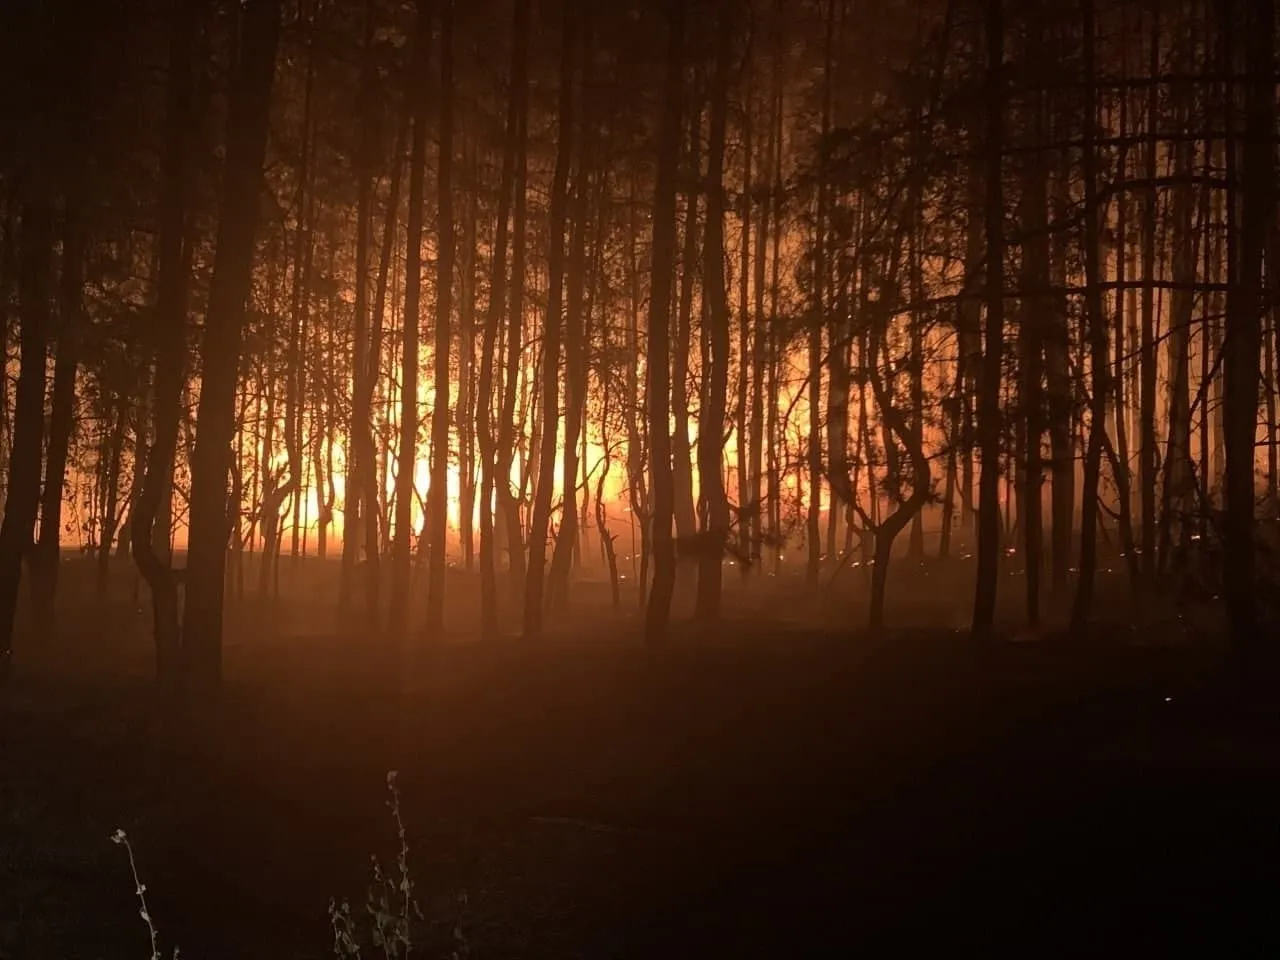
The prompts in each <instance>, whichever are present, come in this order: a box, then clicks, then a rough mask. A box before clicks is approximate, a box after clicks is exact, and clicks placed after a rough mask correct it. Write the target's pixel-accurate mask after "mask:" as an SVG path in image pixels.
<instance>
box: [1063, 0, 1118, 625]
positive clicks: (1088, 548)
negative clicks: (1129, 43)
mask: <svg viewBox="0 0 1280 960" xmlns="http://www.w3.org/2000/svg"><path fill="white" fill-rule="evenodd" d="M1093 4H1094V0H1084V2H1083V7H1082V10H1083V23H1082V24H1081V31H1082V33H1083V36H1084V41H1083V43H1084V74H1085V84H1086V88H1087V92H1086V95H1085V115H1084V137H1083V145H1082V151H1081V152H1082V157H1081V167H1082V171H1081V172H1082V175H1083V177H1084V271H1085V291H1084V296H1085V323H1086V326H1087V327H1088V331H1089V353H1090V368H1091V373H1092V380H1093V383H1092V395H1091V397H1090V400H1089V445H1088V448H1087V450H1086V452H1085V462H1084V483H1083V489H1082V491H1081V496H1082V502H1081V505H1080V579H1079V582H1078V583H1077V584H1076V596H1075V603H1074V605H1073V607H1072V610H1071V629H1072V632H1073V633H1077V634H1078V633H1079V632H1080V631H1082V630H1083V629H1084V627H1085V626H1086V624H1087V622H1088V618H1089V610H1090V607H1091V605H1092V602H1093V588H1094V577H1095V574H1096V571H1097V543H1098V481H1099V475H1100V473H1101V469H1102V448H1103V445H1104V444H1105V443H1107V442H1108V441H1107V439H1106V431H1107V395H1108V393H1109V392H1110V385H1109V383H1108V380H1109V377H1110V370H1111V359H1110V357H1109V355H1108V349H1107V324H1106V321H1105V319H1104V318H1103V315H1102V287H1101V276H1100V273H1101V270H1100V265H1099V263H1098V259H1099V257H1100V256H1101V248H1100V246H1099V239H1100V238H1099V233H1100V228H1099V220H1100V213H1101V211H1100V210H1099V209H1098V207H1099V204H1098V196H1097V194H1098V183H1097V156H1096V153H1095V149H1096V148H1095V146H1094V144H1095V142H1096V132H1095V126H1096V124H1097V105H1098V100H1097V96H1098V94H1097V86H1096V84H1097V78H1096V74H1095V68H1094V12H1093Z"/></svg>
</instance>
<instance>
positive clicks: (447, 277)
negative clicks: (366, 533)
mask: <svg viewBox="0 0 1280 960" xmlns="http://www.w3.org/2000/svg"><path fill="white" fill-rule="evenodd" d="M453 3H454V0H441V2H440V4H439V9H440V161H439V164H438V168H437V169H438V172H437V176H436V185H437V187H438V190H439V192H438V195H437V204H436V233H437V236H438V244H437V245H438V248H439V255H438V257H437V259H436V331H435V334H436V336H435V341H436V342H435V357H434V361H435V384H434V386H435V397H434V404H435V406H434V407H433V409H432V411H431V490H430V493H429V495H428V500H427V518H426V519H427V527H426V529H427V543H428V549H429V550H430V554H429V563H428V571H427V577H428V578H427V635H428V636H429V637H430V638H432V639H439V638H440V637H441V635H442V634H443V633H444V591H445V582H444V580H445V530H446V528H447V525H448V524H447V521H448V504H449V345H450V343H451V342H452V335H451V333H450V325H451V323H452V319H453V262H454V226H453V101H454V89H453V83H454V81H453Z"/></svg>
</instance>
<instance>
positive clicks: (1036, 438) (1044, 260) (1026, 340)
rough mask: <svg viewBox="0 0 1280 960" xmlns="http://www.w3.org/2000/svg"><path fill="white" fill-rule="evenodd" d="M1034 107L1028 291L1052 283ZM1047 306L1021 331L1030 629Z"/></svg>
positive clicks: (1027, 307)
mask: <svg viewBox="0 0 1280 960" xmlns="http://www.w3.org/2000/svg"><path fill="white" fill-rule="evenodd" d="M1043 55H1044V50H1043V44H1042V43H1039V42H1036V41H1033V42H1032V44H1031V47H1030V56H1031V58H1032V61H1033V62H1036V63H1038V62H1039V58H1040V57H1042V56H1043ZM1030 109H1031V110H1032V111H1033V113H1032V116H1031V117H1030V126H1031V130H1032V136H1033V147H1034V152H1033V153H1031V154H1030V155H1029V156H1028V157H1027V158H1026V160H1025V162H1024V168H1023V178H1024V179H1023V189H1022V217H1021V220H1022V226H1023V229H1024V230H1026V231H1027V232H1028V233H1029V235H1030V239H1028V240H1027V241H1026V243H1025V245H1024V247H1023V251H1022V276H1023V281H1022V282H1023V286H1024V287H1025V288H1026V289H1027V290H1029V291H1031V290H1044V289H1047V288H1048V286H1049V237H1048V233H1047V232H1046V230H1045V226H1046V219H1047V213H1048V203H1049V193H1048V179H1049V175H1048V170H1047V169H1046V167H1045V164H1044V159H1043V153H1042V144H1043V142H1044V127H1045V120H1044V116H1045V103H1044V94H1043V93H1041V94H1038V95H1037V96H1036V98H1035V99H1034V100H1033V101H1032V104H1031V108H1030ZM1045 310H1046V302H1045V296H1044V295H1043V294H1042V293H1036V294H1031V293H1024V294H1023V298H1022V324H1021V326H1020V328H1019V331H1018V334H1019V341H1020V344H1019V346H1020V351H1019V352H1020V354H1021V364H1020V366H1021V373H1022V382H1021V384H1020V387H1021V389H1020V394H1021V406H1022V414H1023V416H1022V419H1023V422H1024V423H1025V424H1026V434H1025V439H1024V441H1023V452H1024V456H1025V462H1024V464H1023V469H1022V481H1023V487H1022V496H1021V508H1020V510H1019V513H1020V515H1021V517H1020V519H1021V521H1022V533H1023V553H1024V568H1025V570H1026V580H1027V623H1028V624H1029V625H1030V626H1031V627H1032V628H1035V627H1037V626H1039V624H1040V571H1041V560H1042V553H1043V549H1044V548H1043V542H1044V536H1043V532H1042V526H1041V516H1040V488H1041V482H1042V477H1043V473H1044V470H1043V466H1042V453H1041V441H1042V437H1043V435H1044V424H1043V416H1042V412H1041V408H1042V405H1043V393H1042V388H1041V381H1042V378H1043V375H1044V362H1043V356H1044V347H1043V335H1042V333H1041V330H1042V326H1043V322H1044V313H1045Z"/></svg>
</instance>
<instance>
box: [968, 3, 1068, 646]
mask: <svg viewBox="0 0 1280 960" xmlns="http://www.w3.org/2000/svg"><path fill="white" fill-rule="evenodd" d="M1086 2H1087V0H1086ZM986 36H987V78H986V136H985V139H984V143H983V159H984V160H985V162H986V201H985V204H984V211H985V216H984V221H985V228H986V240H987V284H986V287H987V289H986V299H987V323H986V330H985V344H984V348H985V349H984V351H983V357H982V380H981V382H980V384H979V388H980V393H979V398H978V403H979V406H978V437H979V442H980V444H981V448H982V476H981V478H980V479H979V488H978V579H977V586H976V593H975V597H974V606H973V635H974V638H975V639H977V640H980V641H983V640H987V639H989V638H990V636H991V633H992V630H993V627H994V623H995V612H996V589H997V586H998V583H997V578H998V576H999V572H1000V515H999V510H1000V377H1001V363H1002V359H1003V356H1002V355H1003V349H1004V191H1003V189H1002V185H1001V182H1000V179H1001V168H1002V166H1003V164H1002V162H1001V161H1002V158H1003V150H1004V100H1005V91H1004V9H1003V0H988V2H987V22H986Z"/></svg>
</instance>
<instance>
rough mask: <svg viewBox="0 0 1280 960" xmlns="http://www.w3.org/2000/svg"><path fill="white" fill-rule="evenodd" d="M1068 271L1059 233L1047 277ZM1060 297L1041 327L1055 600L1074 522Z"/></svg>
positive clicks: (1060, 202) (1058, 211) (1059, 196)
mask: <svg viewBox="0 0 1280 960" xmlns="http://www.w3.org/2000/svg"><path fill="white" fill-rule="evenodd" d="M1053 191H1054V194H1053V198H1052V211H1053V219H1054V220H1059V219H1061V218H1062V217H1063V216H1065V215H1066V211H1067V207H1068V204H1069V200H1070V197H1069V188H1068V173H1067V172H1066V171H1065V170H1061V169H1060V170H1057V171H1055V173H1054V183H1053ZM1066 276H1067V240H1066V238H1065V237H1058V238H1057V239H1056V240H1055V241H1054V242H1051V243H1050V247H1049V282H1050V284H1051V285H1052V286H1053V287H1054V288H1056V289H1061V288H1062V287H1064V286H1065V284H1066ZM1069 323H1070V321H1069V316H1068V311H1067V305H1066V302H1065V299H1064V298H1063V297H1061V296H1055V297H1054V298H1053V304H1052V311H1051V313H1050V315H1049V323H1048V324H1047V328H1046V330H1045V337H1044V352H1045V383H1046V385H1047V387H1048V404H1047V405H1046V406H1047V410H1048V414H1049V423H1048V426H1049V458H1050V460H1051V467H1050V473H1051V480H1052V484H1053V486H1052V490H1051V499H1050V513H1051V527H1052V529H1051V531H1050V537H1051V538H1052V543H1051V544H1050V548H1049V557H1050V564H1049V567H1050V582H1051V585H1052V593H1053V597H1054V598H1055V600H1058V601H1063V600H1065V599H1066V597H1067V580H1068V573H1069V571H1070V569H1071V553H1072V541H1073V539H1074V527H1075V478H1076V452H1075V445H1074V443H1073V434H1072V426H1071V422H1072V413H1073V410H1074V407H1075V401H1074V399H1073V392H1072V382H1071V365H1070V354H1071V329H1070V326H1069Z"/></svg>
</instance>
